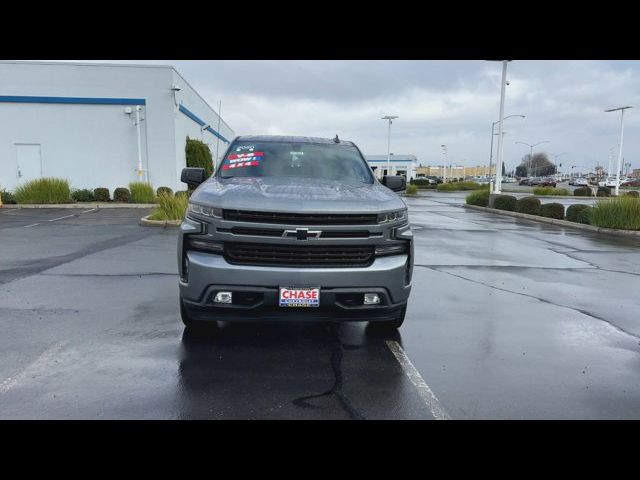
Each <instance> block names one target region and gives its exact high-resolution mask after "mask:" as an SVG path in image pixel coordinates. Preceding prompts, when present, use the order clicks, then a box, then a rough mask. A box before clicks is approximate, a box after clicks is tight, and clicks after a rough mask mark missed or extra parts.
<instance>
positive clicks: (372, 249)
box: [178, 136, 414, 329]
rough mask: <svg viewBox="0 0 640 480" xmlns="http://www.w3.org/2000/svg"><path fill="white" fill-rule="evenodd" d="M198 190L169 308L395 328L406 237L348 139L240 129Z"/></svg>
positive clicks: (402, 208) (206, 319)
mask: <svg viewBox="0 0 640 480" xmlns="http://www.w3.org/2000/svg"><path fill="white" fill-rule="evenodd" d="M181 180H182V182H184V183H187V184H188V185H190V186H191V187H197V188H196V189H195V191H193V193H192V194H191V196H190V199H189V205H188V208H187V215H186V217H185V219H184V221H183V222H182V225H181V227H180V231H179V235H178V270H179V277H180V280H179V290H180V313H181V317H182V321H183V322H184V324H185V325H186V327H187V328H189V327H200V326H203V325H205V324H209V325H212V324H216V322H218V321H241V320H253V321H263V320H269V321H271V320H287V319H293V320H301V321H307V320H309V321H312V320H321V321H340V322H341V321H369V322H376V323H377V324H378V325H382V326H384V327H389V328H393V329H395V328H399V327H400V325H402V323H403V321H404V318H405V314H406V309H407V300H408V298H409V294H410V292H411V277H412V273H413V259H414V247H413V235H412V232H411V229H410V226H409V218H408V213H407V206H406V205H405V203H404V201H403V200H402V198H400V197H399V196H398V195H397V194H396V193H394V191H401V190H404V188H405V187H406V180H405V179H404V178H402V177H397V176H388V177H383V179H382V182H380V181H378V180H377V179H376V177H375V176H374V175H373V172H372V170H371V168H370V167H369V165H368V164H367V162H366V160H365V158H364V156H363V155H362V152H361V151H360V150H359V149H358V147H357V146H356V145H354V144H353V143H352V142H349V141H341V140H339V139H338V138H337V136H336V138H335V139H325V138H312V137H285V136H241V137H236V138H235V139H234V140H233V141H232V142H231V144H230V146H229V148H228V149H227V151H226V152H225V154H224V157H223V159H222V161H221V162H220V165H218V168H217V170H216V172H215V173H214V174H213V175H212V176H211V177H210V178H208V179H205V173H204V170H203V169H197V168H185V169H183V170H182V175H181Z"/></svg>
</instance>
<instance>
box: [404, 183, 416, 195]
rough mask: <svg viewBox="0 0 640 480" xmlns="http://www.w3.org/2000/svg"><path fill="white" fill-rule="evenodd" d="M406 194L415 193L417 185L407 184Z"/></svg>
mask: <svg viewBox="0 0 640 480" xmlns="http://www.w3.org/2000/svg"><path fill="white" fill-rule="evenodd" d="M406 193H407V195H415V194H416V193H418V187H417V186H415V185H407V191H406Z"/></svg>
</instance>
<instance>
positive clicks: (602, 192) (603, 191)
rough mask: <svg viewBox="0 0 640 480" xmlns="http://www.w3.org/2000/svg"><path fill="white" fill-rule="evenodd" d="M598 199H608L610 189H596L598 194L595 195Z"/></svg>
mask: <svg viewBox="0 0 640 480" xmlns="http://www.w3.org/2000/svg"><path fill="white" fill-rule="evenodd" d="M596 196H598V197H610V196H611V188H610V187H598V193H597V194H596Z"/></svg>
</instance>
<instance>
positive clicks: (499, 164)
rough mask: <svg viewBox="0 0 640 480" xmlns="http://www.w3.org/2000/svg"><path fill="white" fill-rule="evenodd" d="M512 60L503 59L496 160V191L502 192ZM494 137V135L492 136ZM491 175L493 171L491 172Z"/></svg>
mask: <svg viewBox="0 0 640 480" xmlns="http://www.w3.org/2000/svg"><path fill="white" fill-rule="evenodd" d="M510 61H511V60H502V82H501V85H500V117H499V118H498V122H500V129H499V130H498V160H497V161H496V188H495V193H502V175H497V173H498V172H500V173H502V149H503V147H504V142H503V141H502V127H503V125H504V95H505V87H506V85H507V64H508V63H509V62H510ZM492 138H493V137H492ZM489 175H491V172H489Z"/></svg>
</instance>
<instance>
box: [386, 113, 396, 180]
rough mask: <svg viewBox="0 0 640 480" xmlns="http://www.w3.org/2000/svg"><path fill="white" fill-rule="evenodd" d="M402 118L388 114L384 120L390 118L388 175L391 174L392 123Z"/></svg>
mask: <svg viewBox="0 0 640 480" xmlns="http://www.w3.org/2000/svg"><path fill="white" fill-rule="evenodd" d="M396 118H400V117H398V116H397V115H386V116H384V117H382V120H389V133H388V135H387V175H390V174H391V124H392V123H393V120H395V119H396Z"/></svg>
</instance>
